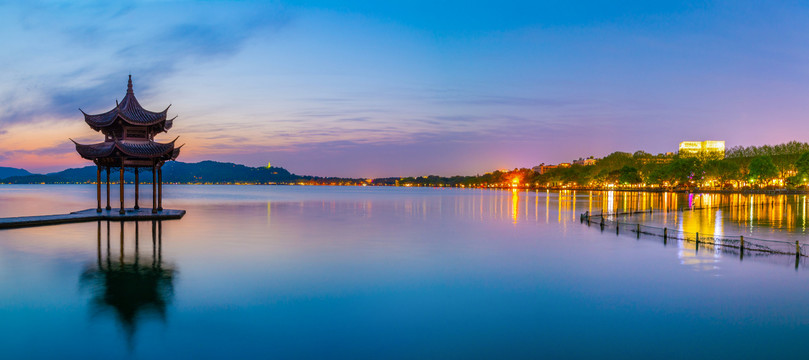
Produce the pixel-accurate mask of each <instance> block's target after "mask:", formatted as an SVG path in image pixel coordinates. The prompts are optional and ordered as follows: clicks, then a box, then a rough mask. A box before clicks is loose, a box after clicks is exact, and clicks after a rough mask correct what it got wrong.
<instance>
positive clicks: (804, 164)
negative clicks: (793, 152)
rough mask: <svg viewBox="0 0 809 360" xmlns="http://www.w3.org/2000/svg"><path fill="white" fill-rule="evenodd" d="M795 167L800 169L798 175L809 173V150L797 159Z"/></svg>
mask: <svg viewBox="0 0 809 360" xmlns="http://www.w3.org/2000/svg"><path fill="white" fill-rule="evenodd" d="M795 168H796V169H797V170H798V175H803V176H806V175H809V151H807V152H805V153H803V154H801V156H800V157H799V158H798V160H797V161H795Z"/></svg>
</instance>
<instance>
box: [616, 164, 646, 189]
mask: <svg viewBox="0 0 809 360" xmlns="http://www.w3.org/2000/svg"><path fill="white" fill-rule="evenodd" d="M618 182H619V183H621V184H627V185H635V184H640V183H641V182H643V180H642V179H641V178H640V174H638V169H636V168H634V167H631V166H624V167H622V168H621V170H618Z"/></svg>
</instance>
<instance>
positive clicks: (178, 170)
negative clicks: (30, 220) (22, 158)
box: [2, 161, 311, 184]
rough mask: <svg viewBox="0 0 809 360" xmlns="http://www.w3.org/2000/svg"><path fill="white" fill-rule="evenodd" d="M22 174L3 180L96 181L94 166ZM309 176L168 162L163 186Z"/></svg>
mask: <svg viewBox="0 0 809 360" xmlns="http://www.w3.org/2000/svg"><path fill="white" fill-rule="evenodd" d="M26 173H27V175H25V174H22V175H19V176H11V177H8V178H6V179H2V182H4V183H12V184H39V183H48V184H53V183H89V182H95V180H96V167H95V166H92V165H90V166H85V167H82V168H73V169H67V170H63V171H59V172H55V173H50V174H46V175H40V174H30V173H28V172H26ZM119 176H120V175H119V174H118V171H117V169H112V171H111V172H110V180H112V181H117V180H118V179H119ZM101 178H102V180H103V179H105V178H106V174H105V173H104V172H102V173H101ZM310 178H311V177H301V176H298V175H295V174H291V173H290V172H289V171H287V170H286V169H284V168H281V167H271V168H266V167H258V168H256V167H249V166H245V165H239V164H233V163H223V162H217V161H202V162H198V163H184V162H178V161H169V162H167V163H166V164H165V165H163V182H164V183H238V182H243V183H257V184H269V183H293V182H295V181H298V180H300V179H310ZM151 180H152V172H151V170H149V169H141V170H140V181H141V182H150V181H151ZM124 181H127V182H133V181H135V173H134V171H133V170H132V169H127V171H126V172H125V173H124Z"/></svg>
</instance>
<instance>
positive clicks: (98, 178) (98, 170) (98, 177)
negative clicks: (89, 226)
mask: <svg viewBox="0 0 809 360" xmlns="http://www.w3.org/2000/svg"><path fill="white" fill-rule="evenodd" d="M96 199H97V200H98V207H97V208H96V212H101V166H96ZM99 226H100V225H99ZM99 234H100V233H99ZM99 236H101V235H99Z"/></svg>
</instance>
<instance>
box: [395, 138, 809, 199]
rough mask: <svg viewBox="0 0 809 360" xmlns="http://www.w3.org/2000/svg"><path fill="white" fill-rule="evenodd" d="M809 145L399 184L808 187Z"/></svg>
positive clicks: (622, 155)
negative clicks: (713, 155)
mask: <svg viewBox="0 0 809 360" xmlns="http://www.w3.org/2000/svg"><path fill="white" fill-rule="evenodd" d="M807 179H809V143H804V142H798V141H791V142H788V143H783V144H778V145H764V146H748V147H743V146H737V147H732V148H729V149H726V150H725V154H724V157H722V156H721V154H720V156H718V157H713V158H712V157H710V156H709V155H708V156H685V155H682V156H681V155H677V154H673V155H652V154H649V153H647V152H644V151H636V152H635V153H627V152H620V151H618V152H614V153H612V154H609V155H607V156H605V157H604V158H602V159H599V160H598V161H597V162H596V163H595V164H594V165H587V166H585V165H577V164H573V165H570V166H568V167H557V168H553V169H549V170H548V171H546V172H545V173H543V174H539V173H538V172H535V171H533V170H531V169H526V168H522V169H514V170H509V171H493V172H491V173H487V174H484V175H475V176H453V177H439V176H423V177H407V178H401V179H399V180H398V181H397V183H396V184H397V185H400V186H458V187H461V186H462V187H508V186H519V187H669V188H693V187H702V188H704V187H711V188H750V187H754V188H765V187H798V186H806V185H807V182H808V181H807Z"/></svg>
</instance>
